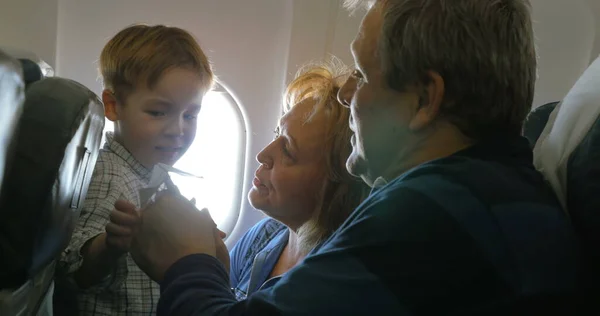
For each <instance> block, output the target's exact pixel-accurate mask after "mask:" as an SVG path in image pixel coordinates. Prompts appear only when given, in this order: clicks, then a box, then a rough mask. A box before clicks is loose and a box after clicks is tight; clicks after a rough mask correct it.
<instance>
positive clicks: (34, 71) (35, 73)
mask: <svg viewBox="0 0 600 316" xmlns="http://www.w3.org/2000/svg"><path fill="white" fill-rule="evenodd" d="M19 63H21V68H22V69H23V79H24V80H25V84H26V85H30V84H32V83H34V82H36V81H40V80H42V78H44V77H45V76H44V74H43V73H42V69H41V68H40V66H39V65H38V64H37V63H36V62H34V61H33V60H31V59H19Z"/></svg>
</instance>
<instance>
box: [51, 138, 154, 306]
mask: <svg viewBox="0 0 600 316" xmlns="http://www.w3.org/2000/svg"><path fill="white" fill-rule="evenodd" d="M150 174H151V170H149V169H147V168H145V167H144V166H142V165H141V164H140V163H139V162H138V161H137V160H136V159H135V158H134V157H133V156H132V155H131V153H129V151H127V150H126V149H125V148H124V147H123V146H122V145H121V144H119V143H118V142H117V141H115V140H114V138H113V134H112V133H110V132H109V133H107V134H106V144H105V145H104V148H103V149H102V150H101V151H100V155H99V157H98V161H97V163H96V167H95V169H94V175H93V177H92V182H91V184H90V187H89V190H88V193H87V198H86V201H85V204H84V206H83V209H82V211H81V215H80V217H79V220H78V223H77V226H76V228H75V231H74V233H73V237H72V239H71V241H70V243H69V246H68V247H67V249H66V250H65V251H64V252H63V254H62V256H61V260H60V265H59V271H62V273H61V274H65V275H66V278H65V281H64V282H63V284H65V285H66V286H67V287H68V288H70V291H66V292H63V293H67V292H71V293H73V294H72V295H74V296H75V297H74V298H75V299H76V301H77V310H78V314H79V315H92V316H99V315H113V316H119V315H123V316H125V315H154V314H155V313H156V303H157V302H158V298H159V295H160V292H159V286H158V284H156V283H155V282H154V281H152V280H151V279H150V278H148V276H146V274H145V273H144V272H142V271H141V270H140V269H139V268H138V267H137V265H136V264H135V262H134V261H133V259H132V258H131V255H130V254H126V255H124V256H122V257H121V258H120V259H119V260H118V262H117V266H116V268H115V270H113V272H112V273H111V274H110V275H109V276H107V277H106V278H105V279H104V280H103V281H102V282H101V283H100V284H97V285H96V286H94V287H92V288H88V289H85V290H84V289H78V288H77V286H76V285H75V282H74V281H73V280H72V278H71V277H72V274H73V272H75V271H77V269H79V267H81V264H82V261H83V258H82V256H81V253H80V250H81V248H82V247H83V245H84V244H85V243H86V242H87V241H89V240H90V239H92V238H94V237H96V236H98V235H99V234H101V233H104V232H105V227H106V224H108V223H109V214H110V212H111V211H112V210H113V209H114V204H115V202H116V201H117V200H119V199H124V200H128V201H130V202H131V203H134V204H136V206H137V207H140V201H139V200H140V199H139V195H138V190H139V189H141V188H143V187H144V186H145V185H147V184H148V181H149V180H150ZM71 299H73V298H71Z"/></svg>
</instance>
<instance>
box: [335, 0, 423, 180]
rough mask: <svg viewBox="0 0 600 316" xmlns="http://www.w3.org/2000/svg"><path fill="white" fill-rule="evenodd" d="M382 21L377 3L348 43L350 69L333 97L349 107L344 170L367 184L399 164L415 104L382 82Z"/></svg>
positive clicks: (413, 97)
mask: <svg viewBox="0 0 600 316" xmlns="http://www.w3.org/2000/svg"><path fill="white" fill-rule="evenodd" d="M382 19H383V16H382V12H381V8H379V6H377V5H376V6H375V7H373V8H372V9H371V10H370V11H369V12H368V13H367V15H366V16H365V18H364V19H363V21H362V24H361V26H360V29H359V33H358V35H357V37H356V38H355V40H354V41H353V43H352V55H353V56H354V61H355V70H354V72H353V74H352V76H351V77H350V78H349V79H348V81H347V82H346V83H345V84H344V86H343V87H342V88H341V89H340V92H339V94H338V99H339V100H340V102H341V103H342V104H344V105H346V106H349V107H350V110H351V114H350V128H351V129H352V131H354V135H353V137H352V153H351V154H350V157H349V158H348V160H347V162H346V167H347V169H348V171H349V172H350V173H351V174H353V175H355V176H360V177H361V178H362V179H363V180H364V181H365V182H366V183H367V184H368V185H372V184H373V181H375V179H376V178H377V177H380V176H386V172H387V171H388V170H389V169H390V168H394V166H393V165H394V164H396V163H398V159H399V153H400V152H402V151H404V150H403V148H404V147H406V146H405V143H406V142H405V141H406V140H407V139H408V136H409V135H410V134H409V123H410V120H411V117H412V116H413V115H414V112H415V111H416V110H417V104H418V97H417V95H416V94H415V93H410V92H399V91H396V90H393V89H391V88H389V87H388V85H387V84H386V82H385V78H384V74H383V70H382V69H381V57H380V53H379V51H378V41H379V37H380V33H381V27H382ZM388 180H391V179H388Z"/></svg>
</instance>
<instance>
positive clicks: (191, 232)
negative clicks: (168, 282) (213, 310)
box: [131, 191, 217, 282]
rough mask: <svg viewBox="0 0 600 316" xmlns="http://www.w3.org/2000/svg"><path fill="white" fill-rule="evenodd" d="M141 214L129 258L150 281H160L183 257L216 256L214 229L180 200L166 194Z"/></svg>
mask: <svg viewBox="0 0 600 316" xmlns="http://www.w3.org/2000/svg"><path fill="white" fill-rule="evenodd" d="M141 213H142V225H141V226H140V228H139V230H138V232H137V234H136V235H135V237H134V239H133V243H132V247H131V255H132V257H133V260H134V261H135V262H136V264H137V265H138V266H139V267H140V269H142V271H144V272H145V273H146V274H147V275H148V276H149V277H150V278H151V279H153V280H154V281H157V282H160V281H162V279H163V277H164V274H165V272H166V271H167V269H168V268H169V267H170V266H171V265H173V264H174V263H175V262H176V261H178V260H179V259H181V258H183V257H185V256H187V255H191V254H201V253H203V254H208V255H211V256H216V254H217V250H216V247H215V231H216V230H217V229H216V225H215V223H214V222H213V220H212V218H211V217H210V214H209V213H208V211H207V210H202V211H199V210H198V209H197V208H196V207H195V206H194V205H193V204H192V203H191V202H190V201H188V200H187V199H185V198H184V197H182V196H180V195H178V194H173V193H169V192H168V191H167V192H166V193H163V194H160V195H159V196H158V197H157V198H156V201H155V202H154V203H152V204H150V205H148V206H147V207H146V208H145V209H143V210H142V211H141Z"/></svg>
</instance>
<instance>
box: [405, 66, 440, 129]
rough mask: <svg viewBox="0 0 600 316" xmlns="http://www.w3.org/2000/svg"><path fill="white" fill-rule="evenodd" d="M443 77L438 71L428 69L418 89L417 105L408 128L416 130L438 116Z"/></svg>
mask: <svg viewBox="0 0 600 316" xmlns="http://www.w3.org/2000/svg"><path fill="white" fill-rule="evenodd" d="M444 88H445V87H444V79H443V78H442V76H440V74H439V73H437V72H433V71H429V72H427V78H426V80H425V81H424V84H423V85H422V86H420V87H418V89H419V90H420V91H418V93H419V106H418V109H417V113H416V114H415V116H414V117H413V118H412V119H411V121H410V123H409V128H410V129H411V130H413V131H418V130H420V129H423V128H425V127H427V126H429V125H430V124H431V123H432V122H433V121H434V120H435V119H436V118H437V116H438V114H439V112H440V107H441V105H442V100H443V99H444V92H445V90H444Z"/></svg>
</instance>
